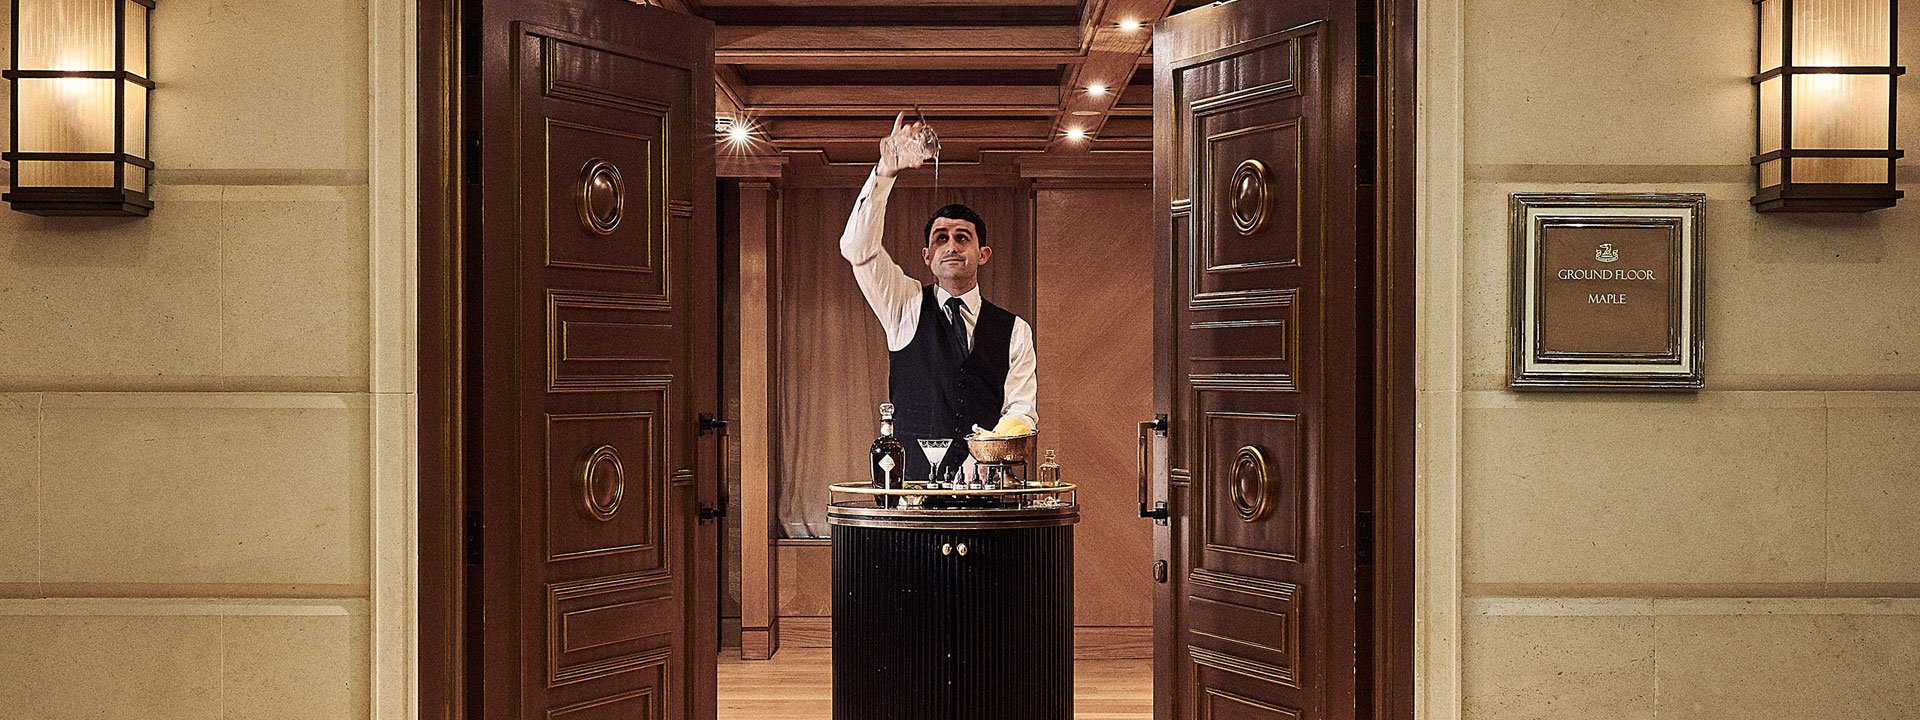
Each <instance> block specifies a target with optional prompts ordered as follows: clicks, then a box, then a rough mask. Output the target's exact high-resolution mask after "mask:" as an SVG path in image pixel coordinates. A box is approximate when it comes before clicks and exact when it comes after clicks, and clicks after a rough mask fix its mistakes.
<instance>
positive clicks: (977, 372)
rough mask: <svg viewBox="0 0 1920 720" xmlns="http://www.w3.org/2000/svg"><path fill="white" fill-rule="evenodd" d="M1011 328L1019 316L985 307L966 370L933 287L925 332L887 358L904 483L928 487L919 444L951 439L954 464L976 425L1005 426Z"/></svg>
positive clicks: (925, 303) (927, 291)
mask: <svg viewBox="0 0 1920 720" xmlns="http://www.w3.org/2000/svg"><path fill="white" fill-rule="evenodd" d="M1013 320H1014V316H1013V313H1010V312H1007V311H1005V310H1002V309H1000V307H999V306H997V305H994V304H993V303H990V302H987V301H985V300H981V301H980V317H979V319H978V320H976V321H975V322H974V326H973V352H971V353H969V354H968V355H967V357H966V360H965V361H964V362H962V361H960V360H959V355H960V350H959V349H957V348H955V347H954V346H953V340H952V339H951V338H950V337H949V336H948V333H947V330H946V327H947V313H946V310H945V309H944V308H942V307H940V304H939V303H938V302H936V301H935V300H934V286H932V285H928V286H926V287H925V288H924V289H923V290H922V291H921V293H920V325H919V327H918V328H917V329H915V330H914V332H913V340H912V341H911V342H908V343H907V346H906V347H903V348H900V349H899V350H895V351H893V352H892V353H890V354H889V357H888V366H889V372H888V377H887V380H888V382H887V390H888V394H889V395H890V396H891V397H892V402H893V407H894V435H895V436H896V437H898V438H900V443H901V444H902V445H905V446H906V451H907V452H906V454H907V474H906V477H908V478H910V479H914V480H920V479H924V478H926V477H927V473H928V471H929V470H930V467H929V465H928V464H927V458H926V455H925V453H922V452H921V451H920V445H919V444H918V443H916V442H915V441H916V440H919V439H920V438H953V445H954V446H953V448H952V449H951V450H949V451H948V456H947V457H948V462H949V463H955V462H958V461H959V459H960V458H962V457H964V456H965V454H966V442H965V441H964V440H961V438H962V437H965V436H966V435H967V433H969V432H972V428H973V426H974V425H975V424H979V425H981V426H983V427H988V428H991V427H993V425H994V423H996V422H999V420H1000V408H1001V407H1002V406H1003V405H1004V404H1005V403H1006V394H1007V390H1006V388H1007V366H1008V357H1007V349H1008V346H1009V345H1011V344H1012V342H1013Z"/></svg>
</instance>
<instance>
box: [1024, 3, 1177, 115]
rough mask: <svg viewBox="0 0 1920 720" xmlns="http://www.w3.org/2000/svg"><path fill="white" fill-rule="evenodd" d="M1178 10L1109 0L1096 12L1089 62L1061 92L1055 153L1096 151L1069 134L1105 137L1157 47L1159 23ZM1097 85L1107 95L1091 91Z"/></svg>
mask: <svg viewBox="0 0 1920 720" xmlns="http://www.w3.org/2000/svg"><path fill="white" fill-rule="evenodd" d="M1172 8H1173V0H1106V2H1103V3H1101V4H1100V6H1099V8H1098V10H1097V15H1094V14H1091V13H1090V15H1089V17H1088V19H1087V25H1086V27H1088V28H1089V29H1090V30H1091V32H1090V33H1089V34H1088V36H1087V37H1088V39H1087V54H1086V60H1085V61H1084V62H1082V63H1080V64H1079V65H1076V66H1074V67H1072V68H1070V69H1069V70H1068V71H1067V79H1066V82H1065V86H1064V87H1063V88H1061V95H1062V99H1063V102H1061V104H1060V115H1059V117H1058V118H1057V120H1056V122H1055V127H1054V132H1055V136H1056V137H1058V138H1060V140H1058V141H1057V142H1056V143H1055V146H1054V147H1053V148H1050V150H1055V151H1060V152H1067V153H1073V152H1084V151H1086V150H1087V149H1089V148H1090V147H1091V145H1092V143H1090V142H1088V141H1086V140H1081V141H1079V142H1074V141H1070V140H1067V139H1066V134H1067V132H1068V131H1069V130H1074V129H1077V130H1079V131H1081V132H1083V133H1085V134H1086V136H1087V137H1089V138H1097V137H1099V136H1100V133H1101V131H1102V129H1103V128H1104V126H1105V125H1106V123H1107V118H1108V117H1109V116H1110V115H1112V113H1113V109H1114V106H1116V105H1118V104H1119V103H1120V98H1121V96H1122V95H1124V94H1125V91H1126V89H1127V85H1128V84H1129V83H1130V82H1132V80H1133V75H1134V72H1135V69H1136V68H1137V67H1138V66H1139V65H1140V58H1141V56H1143V55H1145V54H1146V52H1147V49H1148V47H1149V46H1150V45H1152V43H1153V24H1154V23H1156V22H1159V21H1160V20H1161V19H1162V18H1165V17H1166V16H1167V11H1168V10H1170V9H1172ZM1123 22H1133V23H1139V25H1138V27H1137V28H1136V29H1133V30H1123V29H1121V23H1123ZM1096 86H1098V87H1100V88H1101V89H1102V90H1103V92H1100V93H1094V92H1090V91H1089V90H1090V88H1093V87H1096Z"/></svg>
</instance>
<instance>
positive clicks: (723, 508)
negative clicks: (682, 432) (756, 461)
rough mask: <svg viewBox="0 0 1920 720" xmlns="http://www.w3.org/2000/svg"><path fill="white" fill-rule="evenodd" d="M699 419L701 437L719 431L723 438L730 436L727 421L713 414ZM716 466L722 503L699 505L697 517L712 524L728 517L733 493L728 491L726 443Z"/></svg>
mask: <svg viewBox="0 0 1920 720" xmlns="http://www.w3.org/2000/svg"><path fill="white" fill-rule="evenodd" d="M698 419H699V421H700V434H701V435H705V434H707V433H710V432H713V431H715V430H719V431H720V435H721V436H723V437H724V436H726V435H728V434H729V433H728V431H727V430H728V423H727V421H725V420H721V419H719V418H716V417H714V416H713V413H700V416H699V418H698ZM715 466H716V467H718V468H719V469H720V503H719V504H718V505H708V504H706V503H698V505H697V510H696V513H695V516H696V517H698V518H699V520H700V522H703V523H704V522H712V521H714V520H718V519H720V518H723V517H726V516H727V497H728V496H729V495H731V494H732V493H731V492H730V491H729V490H728V489H727V452H726V444H725V443H721V446H720V457H719V459H718V460H716V461H715Z"/></svg>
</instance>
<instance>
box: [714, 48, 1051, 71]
mask: <svg viewBox="0 0 1920 720" xmlns="http://www.w3.org/2000/svg"><path fill="white" fill-rule="evenodd" d="M1084 59H1085V56H1083V55H1081V54H1080V51H1079V50H1078V49H1074V48H1040V49H1024V50H998V49H990V48H967V47H954V48H921V49H885V48H838V47H832V46H824V47H819V48H751V47H740V48H727V47H722V48H719V49H718V50H716V51H715V52H714V62H715V63H716V64H723V65H785V66H798V67H808V68H846V69H863V70H975V69H980V70H1033V69H1048V68H1058V67H1060V66H1062V65H1077V64H1079V63H1080V62H1081V61H1082V60H1084Z"/></svg>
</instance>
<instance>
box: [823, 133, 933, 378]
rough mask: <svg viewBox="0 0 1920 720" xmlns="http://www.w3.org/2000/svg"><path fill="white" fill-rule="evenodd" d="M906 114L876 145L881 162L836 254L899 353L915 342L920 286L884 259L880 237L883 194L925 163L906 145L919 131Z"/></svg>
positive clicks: (883, 224) (884, 212) (884, 211)
mask: <svg viewBox="0 0 1920 720" xmlns="http://www.w3.org/2000/svg"><path fill="white" fill-rule="evenodd" d="M905 120H906V117H905V113H902V114H901V116H900V117H896V118H894V120H893V132H892V133H891V134H889V135H888V136H887V138H886V139H885V140H882V141H880V163H879V164H878V165H876V166H875V167H874V169H873V174H872V175H869V176H867V183H866V185H864V186H862V187H861V188H860V197H859V198H858V199H856V200H854V201H853V213H852V214H851V215H849V216H848V217H847V229H846V231H845V232H842V233H841V234H840V256H841V257H844V258H846V259H847V262H848V263H849V264H851V265H852V266H853V279H854V281H856V282H858V283H859V284H860V294H861V295H864V296H866V298H867V306H868V307H871V308H873V314H874V316H876V317H878V318H879V319H880V326H881V327H883V328H885V329H886V331H887V349H888V350H899V349H900V348H903V347H906V346H907V343H908V342H911V341H912V340H913V332H914V329H915V326H916V325H917V324H918V320H919V318H920V315H919V310H920V308H919V304H918V301H919V299H920V283H918V282H916V281H914V279H913V278H911V277H908V276H907V273H906V272H905V271H902V270H901V269H900V266H899V265H898V264H896V263H894V261H893V258H892V257H890V256H888V255H887V249H886V247H885V245H883V244H882V242H881V240H882V236H883V235H884V234H885V230H886V226H887V195H888V193H891V192H892V191H893V180H894V175H895V174H896V173H898V172H899V171H900V170H902V169H905V168H910V167H919V166H920V165H921V163H922V162H924V161H925V158H924V157H921V156H920V155H919V154H918V153H914V152H911V148H907V147H906V146H905V145H904V143H905V142H907V141H910V140H911V138H912V136H914V135H916V134H917V133H918V132H919V127H920V126H919V124H918V123H907V122H905Z"/></svg>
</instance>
